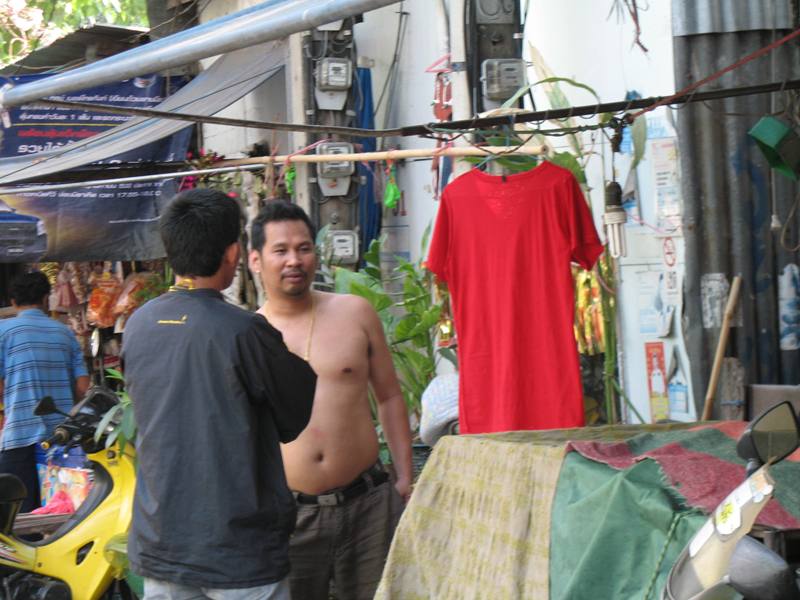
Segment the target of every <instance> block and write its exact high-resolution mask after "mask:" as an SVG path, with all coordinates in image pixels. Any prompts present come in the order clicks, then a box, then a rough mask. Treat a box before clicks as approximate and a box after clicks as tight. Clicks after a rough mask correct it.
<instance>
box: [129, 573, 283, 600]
mask: <svg viewBox="0 0 800 600" xmlns="http://www.w3.org/2000/svg"><path fill="white" fill-rule="evenodd" d="M142 600H291V596H290V595H289V584H288V581H287V580H286V579H283V580H282V581H279V582H277V583H270V584H268V585H260V586H257V587H252V588H243V589H233V590H228V589H225V590H222V589H212V588H199V587H192V586H189V585H181V584H179V583H172V582H170V581H161V580H160V579H151V578H149V577H145V579H144V598H143V599H142Z"/></svg>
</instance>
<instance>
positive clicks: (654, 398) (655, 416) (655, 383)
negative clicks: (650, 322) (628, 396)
mask: <svg viewBox="0 0 800 600" xmlns="http://www.w3.org/2000/svg"><path fill="white" fill-rule="evenodd" d="M644 353H645V357H646V364H647V389H648V392H649V395H650V420H651V422H653V423H657V422H658V421H663V420H665V419H669V396H668V394H667V376H666V372H667V370H666V364H665V361H664V342H645V345H644Z"/></svg>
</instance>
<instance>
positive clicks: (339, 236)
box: [328, 229, 358, 265]
mask: <svg viewBox="0 0 800 600" xmlns="http://www.w3.org/2000/svg"><path fill="white" fill-rule="evenodd" d="M328 241H329V243H330V248H331V254H332V258H333V261H334V262H337V263H340V264H345V265H354V264H356V263H357V262H358V235H357V234H356V232H355V231H352V230H349V229H348V230H341V231H331V232H330V234H329V237H328Z"/></svg>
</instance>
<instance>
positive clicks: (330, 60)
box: [317, 56, 353, 92]
mask: <svg viewBox="0 0 800 600" xmlns="http://www.w3.org/2000/svg"><path fill="white" fill-rule="evenodd" d="M352 79H353V63H352V62H350V59H349V58H335V57H332V56H326V57H325V58H323V59H320V61H319V62H318V63H317V88H318V89H319V90H320V91H322V92H343V91H345V90H349V89H350V84H351V82H352Z"/></svg>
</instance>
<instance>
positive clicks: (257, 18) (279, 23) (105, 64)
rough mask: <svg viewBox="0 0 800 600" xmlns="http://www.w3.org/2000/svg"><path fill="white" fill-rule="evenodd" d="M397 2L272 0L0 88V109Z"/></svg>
mask: <svg viewBox="0 0 800 600" xmlns="http://www.w3.org/2000/svg"><path fill="white" fill-rule="evenodd" d="M395 2H397V0H291V1H290V0H268V1H267V2H262V3H260V4H258V5H256V6H253V7H250V8H248V9H245V10H241V11H239V12H236V13H233V14H232V15H228V16H225V17H222V18H219V19H214V20H213V21H209V22H208V23H204V24H203V25H198V26H197V27H192V28H190V29H186V30H184V31H181V32H179V33H176V34H174V35H170V36H167V37H165V38H161V39H160V40H157V41H155V42H150V43H149V44H145V45H144V46H141V47H139V48H134V49H133V50H128V51H126V52H121V53H119V54H116V55H114V56H111V57H109V58H106V59H103V60H99V61H97V62H94V63H92V64H89V65H86V66H84V67H80V68H78V69H73V70H71V71H66V72H64V73H59V74H57V75H52V76H50V77H46V78H44V79H41V80H39V81H35V82H32V83H26V84H24V85H20V86H17V87H10V88H5V89H3V90H0V109H2V108H8V107H10V106H19V105H21V104H25V103H26V102H32V101H33V100H39V99H41V98H45V97H47V96H54V95H57V94H65V93H67V92H72V91H75V90H81V89H85V88H89V87H94V86H98V85H102V84H104V83H112V82H115V81H121V80H123V79H129V78H131V77H136V76H137V75H143V74H148V73H156V72H159V71H163V70H165V69H169V68H172V67H177V66H180V65H185V64H187V63H191V62H194V61H197V60H200V59H201V58H208V57H211V56H216V55H218V54H225V53H227V52H232V51H233V50H239V49H240V48H245V47H247V46H253V45H255V44H259V43H261V42H267V41H270V40H277V39H281V38H284V37H287V36H289V35H291V34H293V33H297V32H300V31H306V30H308V29H313V28H315V27H318V26H319V25H324V24H326V23H330V22H332V21H338V20H339V19H344V18H347V17H351V16H353V15H357V14H359V13H362V12H368V11H370V10H375V9H377V8H381V7H383V6H388V5H389V4H394V3H395Z"/></svg>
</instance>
